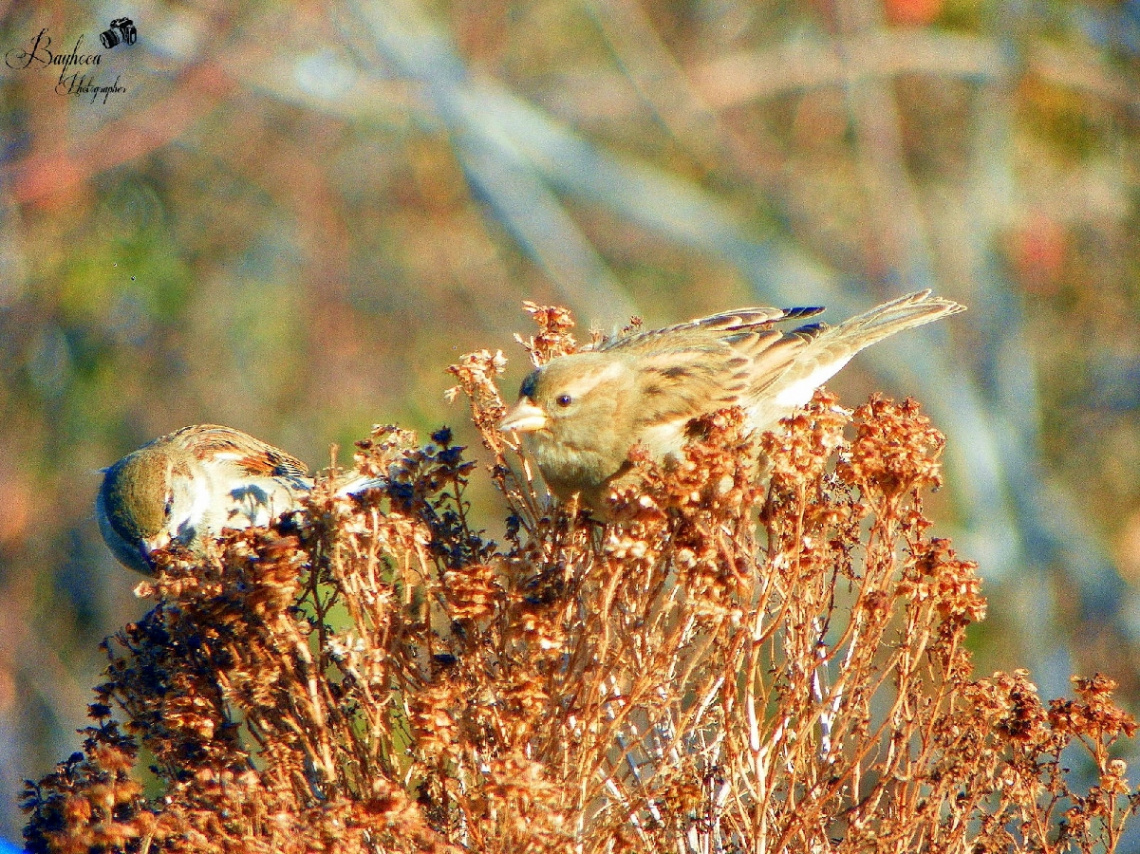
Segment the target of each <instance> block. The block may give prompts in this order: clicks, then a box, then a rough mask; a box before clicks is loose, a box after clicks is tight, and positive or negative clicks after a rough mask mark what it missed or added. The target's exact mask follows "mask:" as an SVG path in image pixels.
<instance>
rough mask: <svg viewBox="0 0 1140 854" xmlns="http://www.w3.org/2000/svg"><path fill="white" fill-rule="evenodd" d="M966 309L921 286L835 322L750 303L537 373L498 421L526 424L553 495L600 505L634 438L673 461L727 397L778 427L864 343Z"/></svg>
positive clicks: (762, 425)
mask: <svg viewBox="0 0 1140 854" xmlns="http://www.w3.org/2000/svg"><path fill="white" fill-rule="evenodd" d="M963 310H964V306H961V305H959V304H958V303H955V302H952V301H950V300H947V299H942V298H940V297H935V296H932V295H931V293H930V291H919V292H916V293H912V294H908V295H907V296H904V297H900V298H899V299H896V300H892V301H891V302H888V303H884V304H883V305H880V306H878V307H876V308H873V309H871V310H870V311H868V312H866V313H864V314H861V315H858V316H857V317H853V318H851V319H850V320H847V321H845V322H843V323H841V324H839V325H838V326H834V327H832V326H828V325H826V324H824V323H809V324H806V325H802V326H798V327H796V328H794V329H791V330H789V331H782V330H779V329H776V328H775V327H774V325H773V324H775V323H777V322H782V321H791V320H803V319H806V318H810V317H814V316H815V315H817V314H819V313H820V312H821V311H823V309H822V308H817V307H807V308H790V309H776V308H744V309H738V310H736V311H729V312H724V313H722V314H716V315H712V316H711V317H705V318H701V319H698V320H693V321H690V322H688V323H681V324H677V325H675V326H669V327H665V328H664V329H655V330H650V331H646V332H638V333H635V334H633V335H627V336H624V337H619V338H613V339H610V340H607V341H604V342H602V343H601V344H599V345H597V346H596V347H594V348H592V349H587V350H584V351H582V352H579V353H575V354H572V355H570V356H563V357H561V358H558V359H554V360H552V361H551V362H549V363H548V364H546V365H543V366H542V367H541V368H539V369H537V370H535V371H534V372H533V373H531V374H530V375H529V376H528V377H527V378H526V379H525V380H524V381H523V383H522V387H521V388H520V390H519V401H518V403H516V404H515V406H514V407H513V408H512V409H511V410H510V411H509V412H507V414H506V416H505V417H504V418H503V420H502V422H501V423H500V425H499V428H500V429H501V430H503V431H504V432H510V431H514V432H517V433H520V434H521V435H522V437H523V446H524V449H525V450H526V451H527V453H528V454H530V455H531V456H532V457H533V458H534V460H535V462H536V463H537V465H538V468H539V471H541V472H542V476H543V479H544V480H545V481H546V483H547V485H548V486H549V487H550V489H551V491H552V492H553V493H554V494H555V495H557V496H558V497H559V498H562V499H563V500H565V499H568V498H570V496H572V495H573V494H575V493H578V494H580V495H581V497H582V500H583V501H584V502H585V503H586V504H587V505H589V506H591V507H593V508H595V509H603V506H604V498H605V494H606V492H607V491H608V488H609V486H610V485H611V483H612V482H613V481H614V479H615V478H616V477H618V476H620V475H621V474H622V473H623V471H624V470H625V468H626V466H627V458H628V455H629V450H630V448H631V447H633V445H635V444H636V443H638V442H641V443H643V444H645V445H646V446H647V447H648V449H649V451H650V453H651V454H652V455H653V456H654V457H656V458H657V459H661V460H667V459H669V458H670V457H673V456H675V455H677V454H678V453H679V452H680V450H681V448H682V447H683V445H684V442H685V426H686V425H687V424H688V422H689V421H691V420H692V419H693V418H695V417H698V416H700V415H704V414H707V413H709V412H713V411H715V410H717V409H723V408H726V407H729V406H740V407H741V408H743V409H744V410H745V411H746V412H747V413H748V416H749V420H750V422H751V424H752V427H753V429H755V430H759V431H764V430H770V429H772V428H773V427H775V426H776V424H777V423H778V422H779V420H780V419H781V418H784V417H786V416H787V415H790V414H791V413H792V412H793V411H794V410H795V409H796V408H797V407H799V406H803V405H804V404H805V403H807V402H808V401H809V400H810V399H811V396H812V394H813V393H814V392H815V390H816V389H817V388H818V387H819V386H821V385H822V384H823V383H824V382H826V381H827V380H828V379H829V378H831V377H832V376H834V375H835V374H836V373H837V372H838V371H839V370H840V369H841V368H842V367H843V366H844V365H846V364H847V362H848V361H849V360H850V359H851V357H852V356H854V355H855V354H856V353H858V352H859V351H860V350H862V349H864V348H865V347H869V346H870V345H871V344H874V343H876V342H878V341H881V340H882V339H884V338H886V337H888V336H890V335H893V334H895V333H896V332H901V331H902V330H904V329H909V328H910V327H912V326H920V325H922V324H924V323H930V322H931V321H934V320H938V319H939V318H942V317H946V316H948V315H951V314H956V313H957V312H959V311H963Z"/></svg>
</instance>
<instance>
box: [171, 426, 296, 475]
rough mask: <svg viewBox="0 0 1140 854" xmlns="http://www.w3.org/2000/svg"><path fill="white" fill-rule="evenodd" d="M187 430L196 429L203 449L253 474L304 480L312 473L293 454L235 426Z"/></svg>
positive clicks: (199, 427)
mask: <svg viewBox="0 0 1140 854" xmlns="http://www.w3.org/2000/svg"><path fill="white" fill-rule="evenodd" d="M185 430H193V431H195V432H196V433H197V434H198V437H197V442H198V445H199V447H201V448H202V449H203V450H210V451H216V452H217V453H218V454H219V455H221V456H223V457H226V458H229V459H231V460H233V461H234V463H235V464H236V465H237V466H238V467H240V468H241V469H243V470H244V471H246V472H248V473H249V474H250V475H254V476H268V477H304V476H305V475H306V474H307V473H308V471H309V467H308V466H306V465H305V464H304V463H303V462H301V461H300V460H299V459H297V458H296V457H294V456H293V455H292V454H288V453H286V452H285V451H282V450H281V449H280V448H275V447H273V446H272V445H270V444H268V443H266V442H262V441H261V440H260V439H255V438H254V437H253V436H250V435H249V434H248V433H242V432H241V431H240V430H234V429H233V428H232V427H223V426H221V425H219V424H201V425H196V426H195V427H187V428H185ZM179 432H184V431H179Z"/></svg>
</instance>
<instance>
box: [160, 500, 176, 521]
mask: <svg viewBox="0 0 1140 854" xmlns="http://www.w3.org/2000/svg"><path fill="white" fill-rule="evenodd" d="M173 510H174V496H173V495H168V496H167V498H166V504H165V506H163V508H162V512H163V514H164V515H165V516H166V518H167V519H169V518H170V514H171V512H172V511H173Z"/></svg>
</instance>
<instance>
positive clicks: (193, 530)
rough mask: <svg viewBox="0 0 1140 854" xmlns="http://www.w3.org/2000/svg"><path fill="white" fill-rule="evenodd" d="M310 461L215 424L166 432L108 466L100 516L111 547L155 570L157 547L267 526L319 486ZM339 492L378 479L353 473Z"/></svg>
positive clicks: (196, 547)
mask: <svg viewBox="0 0 1140 854" xmlns="http://www.w3.org/2000/svg"><path fill="white" fill-rule="evenodd" d="M307 471H308V468H307V466H306V465H305V464H304V463H303V462H301V461H300V460H298V459H297V458H296V457H294V456H291V455H290V454H287V453H286V452H285V451H282V450H280V449H279V448H275V447H273V446H272V445H269V444H266V443H265V442H262V441H261V440H260V439H255V438H254V437H253V436H250V435H248V434H247V433H243V432H241V431H240V430H234V429H233V428H231V427H222V426H220V425H217V424H195V425H192V426H190V427H183V428H182V429H181V430H176V431H175V432H173V433H168V434H167V435H165V436H161V437H159V438H157V439H155V440H153V441H151V442H148V443H147V444H145V445H143V446H142V447H141V448H139V449H138V450H136V451H133V452H132V453H130V454H127V455H126V456H125V457H123V458H122V459H121V460H119V461H118V462H116V463H115V464H114V465H112V466H110V467H108V468H106V469H103V483H102V485H101V486H100V488H99V493H98V496H97V497H96V500H95V515H96V517H97V518H98V521H99V530H100V531H101V532H102V534H103V540H104V542H106V544H107V547H108V548H109V549H110V550H111V551H112V553H114V555H115V557H116V558H118V560H119V561H120V563H122V564H123V565H124V566H126V567H128V568H129V569H133V570H136V571H138V572H141V573H144V574H147V575H153V574H154V563H153V560H152V554H153V553H154V552H155V551H156V550H157V549H161V548H165V547H167V546H169V545H171V544H172V543H181V544H182V545H183V546H186V547H187V548H188V549H190V550H191V551H192V552H195V553H198V554H204V553H205V545H206V542H207V540H208V539H210V538H215V537H217V536H219V535H220V534H221V533H222V532H223V531H226V530H232V529H239V528H250V527H262V526H265V525H269V524H270V523H271V522H273V521H274V520H275V519H277V518H279V517H280V516H281V514H283V513H287V512H290V511H292V510H296V509H298V508H299V507H300V502H301V499H302V498H304V497H305V495H307V494H308V493H309V491H310V490H311V489H312V488H313V480H312V478H310V477H308V476H307ZM343 480H344V482H343V483H342V484H341V485H339V487H338V492H340V493H344V494H352V493H355V492H359V491H363V490H364V489H367V488H369V487H370V486H374V485H376V484H377V481H376V480H375V479H368V478H364V477H363V476H361V475H356V474H355V473H348V475H347V476H346V477H345V478H344V479H343Z"/></svg>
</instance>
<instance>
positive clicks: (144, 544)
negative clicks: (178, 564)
mask: <svg viewBox="0 0 1140 854" xmlns="http://www.w3.org/2000/svg"><path fill="white" fill-rule="evenodd" d="M169 545H170V534H168V533H167V532H166V531H159V532H158V533H157V534H155V535H154V536H153V537H143V538H142V539H141V540H139V551H140V552H142V556H143V559H144V560H145V561H146V562H147V563H152V561H151V558H150V556H151V555H152V554H154V553H155V552H156V551H158V550H159V549H164V548H166V547H167V546H169Z"/></svg>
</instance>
